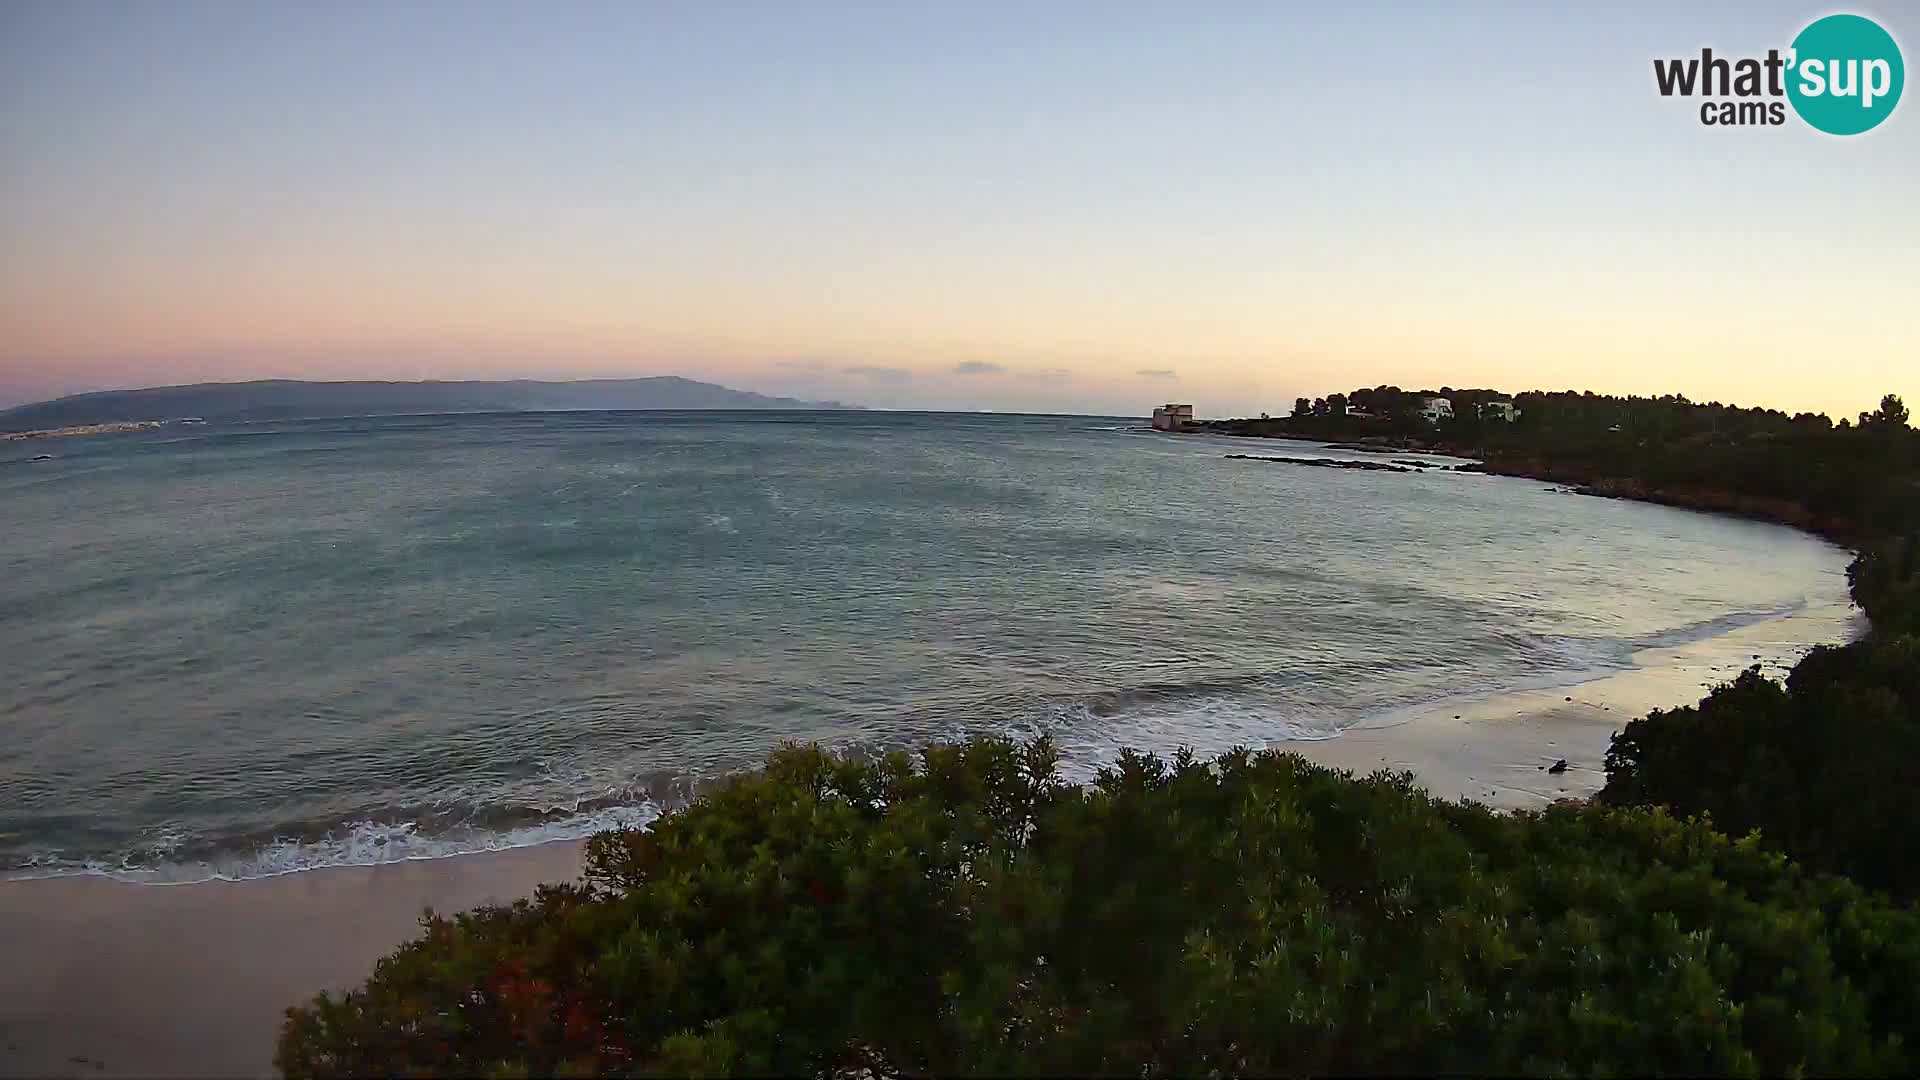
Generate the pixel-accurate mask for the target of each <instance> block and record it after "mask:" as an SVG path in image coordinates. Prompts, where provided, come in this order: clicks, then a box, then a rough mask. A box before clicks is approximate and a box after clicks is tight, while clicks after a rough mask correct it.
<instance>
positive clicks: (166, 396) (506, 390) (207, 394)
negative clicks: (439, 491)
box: [0, 375, 860, 431]
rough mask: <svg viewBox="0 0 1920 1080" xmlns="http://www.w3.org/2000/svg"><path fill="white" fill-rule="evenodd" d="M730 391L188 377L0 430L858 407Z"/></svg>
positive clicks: (658, 380) (3, 415)
mask: <svg viewBox="0 0 1920 1080" xmlns="http://www.w3.org/2000/svg"><path fill="white" fill-rule="evenodd" d="M857 408H860V406H858V405H843V404H841V403H839V402H837V401H801V400H798V399H796V398H784V397H768V396H766V395H764V394H754V393H749V392H747V391H745V390H733V389H729V388H727V387H725V386H716V385H715V384H713V383H704V382H695V381H694V380H692V379H682V378H680V377H678V376H675V375H661V376H656V377H654V378H647V379H586V380H582V381H579V382H534V381H530V380H525V379H517V380H514V381H511V382H302V381H299V380H293V379H273V380H268V381H263V382H242V383H196V384H194V385H192V386H155V387H150V388H148V389H145V390H103V391H99V392H97V393H91V394H72V395H69V396H67V397H63V398H55V399H53V400H52V401H39V402H35V403H33V404H31V405H20V406H16V407H15V408H11V409H7V410H5V411H4V412H0V431H38V430H42V429H48V428H63V427H73V426H76V425H80V424H106V423H115V422H125V421H136V420H177V419H182V418H185V417H198V418H200V419H202V420H207V421H210V422H218V421H235V420H297V419H300V418H303V417H320V416H396V415H405V414H410V413H460V412H561V411H578V410H582V409H857Z"/></svg>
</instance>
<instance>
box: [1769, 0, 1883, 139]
mask: <svg viewBox="0 0 1920 1080" xmlns="http://www.w3.org/2000/svg"><path fill="white" fill-rule="evenodd" d="M1787 63H1788V65H1789V66H1788V73H1787V100H1789V101H1791V102H1793V111H1794V112H1797V113H1799V114H1800V119H1802V120H1805V121H1806V122H1807V123H1809V124H1812V125H1813V126H1814V127H1816V128H1819V129H1820V130H1821V131H1824V132H1826V133H1827V134H1829V135H1858V134H1860V133H1861V132H1863V131H1867V130H1870V129H1872V128H1874V127H1876V126H1877V125H1878V124H1879V123H1880V121H1882V120H1885V119H1886V118H1887V116H1888V115H1889V114H1891V113H1892V112H1893V107H1894V106H1895V105H1898V104H1899V103H1900V91H1901V89H1902V88H1903V87H1904V86H1906V83H1907V68H1906V65H1905V64H1903V63H1901V61H1900V46H1899V45H1896V44H1895V43H1894V40H1893V35H1892V34H1889V33H1887V32H1886V31H1885V30H1883V29H1881V27H1880V24H1879V23H1877V22H1874V21H1873V20H1872V19H1868V18H1864V17H1862V16H1859V15H1829V16H1827V17H1826V18H1824V19H1818V20H1815V21H1814V22H1812V23H1810V24H1808V26H1807V28H1806V29H1805V30H1802V31H1800V36H1799V37H1796V38H1794V39H1793V53H1792V58H1791V59H1789V60H1788V61H1787Z"/></svg>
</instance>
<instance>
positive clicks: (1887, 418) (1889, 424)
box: [1860, 394, 1908, 429]
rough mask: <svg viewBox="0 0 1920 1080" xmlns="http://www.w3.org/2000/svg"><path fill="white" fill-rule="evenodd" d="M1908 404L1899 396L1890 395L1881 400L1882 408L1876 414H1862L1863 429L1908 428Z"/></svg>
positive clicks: (1861, 423) (1861, 424)
mask: <svg viewBox="0 0 1920 1080" xmlns="http://www.w3.org/2000/svg"><path fill="white" fill-rule="evenodd" d="M1907 420H1908V414H1907V406H1906V403H1905V402H1903V401H1901V400H1900V395H1898V394H1888V395H1887V396H1886V397H1883V398H1881V399H1880V408H1879V409H1878V410H1876V411H1874V412H1870V413H1861V414H1860V426H1861V427H1885V428H1894V429H1902V428H1905V427H1906V426H1907Z"/></svg>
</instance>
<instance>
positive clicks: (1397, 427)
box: [1196, 386, 1920, 543]
mask: <svg viewBox="0 0 1920 1080" xmlns="http://www.w3.org/2000/svg"><path fill="white" fill-rule="evenodd" d="M1429 396H1438V397H1445V398H1447V399H1448V400H1449V402H1450V403H1451V405H1452V408H1453V413H1454V414H1453V416H1451V417H1448V418H1444V419H1441V420H1439V421H1437V422H1435V421H1430V420H1428V419H1426V418H1425V417H1423V416H1422V415H1421V414H1420V406H1421V402H1422V400H1423V399H1425V398H1426V397H1429ZM1496 401H1511V402H1512V404H1513V406H1514V407H1515V409H1516V410H1517V411H1518V415H1516V416H1515V418H1514V419H1512V420H1502V419H1498V418H1496V417H1493V416H1483V415H1482V409H1481V406H1482V405H1484V404H1486V403H1488V402H1496ZM1295 409H1296V410H1304V411H1298V412H1296V413H1295V414H1294V415H1291V416H1282V417H1273V418H1260V419H1243V420H1215V421H1208V422H1206V423H1202V424H1199V425H1196V427H1197V428H1198V429H1199V430H1205V431H1213V432H1216V433H1219V434H1225V435H1246V436H1261V437H1275V438H1302V439H1320V440H1326V441H1329V442H1351V443H1360V444H1372V445H1378V446H1382V447H1398V448H1403V449H1416V450H1433V451H1440V452H1445V453H1452V454H1458V455H1461V456H1464V457H1474V458H1479V459H1480V460H1481V461H1482V462H1484V463H1485V464H1484V466H1483V468H1484V470H1485V471H1487V472H1493V473H1500V474H1504V475H1512V476H1530V477H1534V478H1536V479H1541V480H1549V481H1552V482H1554V483H1563V484H1569V485H1573V486H1576V487H1579V488H1581V489H1583V490H1587V491H1590V492H1592V493H1594V494H1600V495H1616V496H1623V497H1627V498H1634V499H1644V500H1648V501H1653V502H1664V503H1671V504H1674V505H1679V506H1688V507H1694V508H1697V509H1702V510H1712V511H1719V512H1725V513H1733V514H1740V515H1742V516H1747V517H1756V518H1763V519H1767V520H1774V521H1781V522H1784V523H1786V524H1790V525H1796V526H1799V527H1801V528H1806V529H1810V530H1812V531H1815V532H1819V533H1821V534H1823V535H1826V536H1830V537H1833V538H1835V539H1837V540H1841V541H1843V542H1851V543H1858V542H1861V541H1869V540H1879V539H1882V538H1885V537H1887V536H1894V535H1904V534H1908V533H1911V532H1913V531H1915V529H1916V527H1920V434H1916V433H1915V432H1914V431H1913V429H1912V428H1911V426H1910V424H1909V422H1908V420H1909V418H1908V412H1907V408H1906V406H1905V405H1904V404H1902V402H1901V401H1900V399H1899V398H1898V397H1895V396H1893V395H1891V394H1890V395H1887V397H1885V398H1884V399H1882V401H1881V403H1880V406H1879V407H1878V408H1877V409H1875V410H1874V411H1873V412H1866V413H1861V414H1860V415H1859V417H1858V418H1857V419H1856V420H1841V421H1840V422H1839V423H1838V424H1835V423H1834V422H1832V421H1831V420H1829V419H1828V418H1827V417H1826V416H1824V415H1820V414H1817V413H1799V414H1797V415H1793V416H1789V415H1788V414H1786V413H1784V412H1781V411H1779V410H1776V409H1742V408H1738V407H1736V406H1731V405H1721V404H1719V403H1711V404H1705V405H1701V404H1696V403H1694V402H1690V401H1688V400H1687V399H1686V398H1684V397H1678V396H1668V397H1659V398H1643V397H1610V396H1607V395H1603V394H1593V393H1584V394H1576V393H1527V394H1520V395H1517V396H1513V397H1509V396H1507V395H1504V394H1501V393H1499V392H1497V391H1493V390H1453V389H1446V390H1443V391H1423V392H1418V393H1415V392H1408V391H1403V390H1400V389H1399V388H1397V387H1391V386H1387V387H1378V388H1374V389H1371V390H1368V389H1361V390H1355V391H1353V392H1352V393H1351V394H1344V395H1343V394H1333V395H1329V396H1328V397H1326V398H1321V399H1316V400H1314V401H1308V400H1306V399H1304V398H1303V399H1301V400H1299V401H1297V402H1295ZM1354 410H1357V412H1355V411H1354Z"/></svg>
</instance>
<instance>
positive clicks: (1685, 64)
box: [1653, 15, 1907, 135]
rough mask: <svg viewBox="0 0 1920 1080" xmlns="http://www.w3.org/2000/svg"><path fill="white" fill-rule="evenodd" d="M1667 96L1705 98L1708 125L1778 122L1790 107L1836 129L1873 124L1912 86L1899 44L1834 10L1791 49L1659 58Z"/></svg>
mask: <svg viewBox="0 0 1920 1080" xmlns="http://www.w3.org/2000/svg"><path fill="white" fill-rule="evenodd" d="M1653 81H1654V85H1655V86H1656V87H1657V88H1658V89H1659V91H1660V96H1661V97H1689V98H1691V97H1698V98H1703V99H1705V100H1703V101H1702V102H1701V103H1700V122H1701V123H1702V124H1705V125H1707V126H1708V127H1735V126H1745V125H1755V124H1759V125H1779V124H1784V123H1786V122H1787V107H1788V106H1789V105H1791V106H1792V108H1793V111H1794V113H1795V114H1797V115H1798V116H1799V117H1800V119H1801V120H1803V121H1805V122H1806V123H1808V124H1810V125H1812V126H1813V127H1814V128H1816V129H1818V130H1820V131H1824V132H1826V133H1827V134H1829V135H1858V134H1860V133H1861V132H1863V131H1870V130H1872V129H1873V128H1875V127H1878V126H1879V125H1880V123H1881V122H1882V121H1884V120H1886V118H1887V117H1888V116H1889V115H1891V114H1892V113H1893V109H1894V106H1896V105H1898V104H1900V92H1901V91H1902V90H1903V89H1905V88H1906V83H1907V69H1906V64H1905V63H1903V62H1902V60H1901V57H1900V46H1899V45H1898V44H1897V43H1895V42H1894V40H1893V35H1892V34H1889V33H1887V31H1886V29H1885V28H1883V27H1882V26H1881V25H1880V24H1879V23H1876V22H1874V21H1873V20H1872V19H1869V18H1866V17H1864V16H1861V15H1828V16H1827V17H1826V18H1823V19H1816V20H1814V21H1813V22H1812V23H1809V24H1808V25H1807V28H1806V29H1804V30H1802V31H1800V33H1799V35H1798V36H1796V37H1795V38H1794V39H1793V44H1792V45H1791V46H1789V47H1788V48H1787V49H1786V50H1785V51H1784V52H1782V51H1781V50H1779V49H1768V50H1767V55H1766V57H1765V58H1759V57H1748V58H1739V59H1735V58H1729V57H1724V56H1715V55H1714V54H1713V50H1712V49H1711V48H1707V49H1701V50H1700V55H1699V56H1697V57H1693V56H1688V57H1683V58H1678V59H1666V60H1655V61H1654V62H1653Z"/></svg>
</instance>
